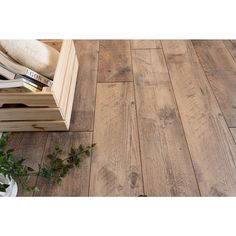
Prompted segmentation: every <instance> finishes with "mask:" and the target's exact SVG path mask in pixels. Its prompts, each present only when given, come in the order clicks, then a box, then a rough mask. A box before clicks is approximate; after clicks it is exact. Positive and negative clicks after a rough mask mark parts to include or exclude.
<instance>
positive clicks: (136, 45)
mask: <svg viewBox="0 0 236 236" xmlns="http://www.w3.org/2000/svg"><path fill="white" fill-rule="evenodd" d="M130 44H131V49H151V48H161V42H160V40H131V41H130Z"/></svg>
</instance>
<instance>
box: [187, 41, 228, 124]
mask: <svg viewBox="0 0 236 236" xmlns="http://www.w3.org/2000/svg"><path fill="white" fill-rule="evenodd" d="M191 42H192V41H191ZM193 49H194V51H195V53H196V55H197V59H198V63H199V64H200V66H201V68H202V71H203V73H204V75H205V76H206V79H207V83H208V85H209V87H210V88H211V91H212V94H213V96H214V97H215V100H216V103H217V105H218V107H219V109H220V111H221V115H222V117H223V118H224V120H225V123H226V125H227V126H228V128H231V127H230V126H229V124H228V122H227V119H226V117H225V115H224V112H222V110H221V106H220V103H219V100H218V98H217V96H216V95H215V93H214V91H213V88H212V85H211V83H210V80H209V78H208V74H207V73H206V71H205V70H204V67H203V65H202V63H201V60H200V58H199V55H198V53H197V51H196V49H195V47H194V46H193ZM226 50H227V49H226ZM227 51H228V50H227ZM230 55H231V54H230Z"/></svg>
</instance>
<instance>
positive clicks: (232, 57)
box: [223, 40, 236, 63]
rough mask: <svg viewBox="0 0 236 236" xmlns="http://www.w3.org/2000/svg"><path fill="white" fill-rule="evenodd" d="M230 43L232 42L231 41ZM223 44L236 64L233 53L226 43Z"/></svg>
mask: <svg viewBox="0 0 236 236" xmlns="http://www.w3.org/2000/svg"><path fill="white" fill-rule="evenodd" d="M229 41H231V40H229ZM223 44H224V47H225V48H226V50H227V51H228V53H229V54H230V55H231V57H232V58H233V61H234V62H235V63H236V58H235V57H234V56H233V54H232V52H231V51H230V50H229V48H228V47H226V45H225V42H223Z"/></svg>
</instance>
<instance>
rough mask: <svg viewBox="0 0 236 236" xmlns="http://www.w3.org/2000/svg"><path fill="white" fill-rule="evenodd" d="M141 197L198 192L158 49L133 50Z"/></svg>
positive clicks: (163, 62) (167, 76)
mask: <svg viewBox="0 0 236 236" xmlns="http://www.w3.org/2000/svg"><path fill="white" fill-rule="evenodd" d="M132 61H133V68H134V81H135V92H136V101H137V114H138V123H139V136H140V145H141V157H142V167H143V168H142V169H143V176H144V177H143V178H144V186H145V194H147V195H148V196H197V195H199V190H198V186H197V182H196V178H195V174H194V170H193V167H192V163H191V158H190V154H189V151H188V147H187V143H186V140H185V136H184V132H183V128H182V124H181V120H180V118H179V114H178V109H177V106H176V104H175V98H174V95H173V91H172V87H171V82H170V78H169V75H168V70H167V68H166V64H165V58H164V56H163V52H162V50H161V49H151V50H134V51H133V52H132Z"/></svg>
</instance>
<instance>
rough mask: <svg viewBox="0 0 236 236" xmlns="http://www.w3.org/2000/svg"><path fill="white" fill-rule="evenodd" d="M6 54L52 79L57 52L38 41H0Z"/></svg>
mask: <svg viewBox="0 0 236 236" xmlns="http://www.w3.org/2000/svg"><path fill="white" fill-rule="evenodd" d="M0 44H1V46H2V48H4V49H5V50H6V52H7V54H8V55H9V56H10V57H12V58H13V59H14V60H16V61H17V62H19V63H20V64H22V65H24V66H26V67H28V68H30V69H32V70H34V71H35V72H38V73H39V74H42V75H44V76H46V77H49V78H53V76H54V73H55V70H56V66H57V61H58V58H59V52H58V51H57V50H56V49H54V48H52V47H50V46H49V45H47V44H45V43H43V42H40V41H38V40H0Z"/></svg>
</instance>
